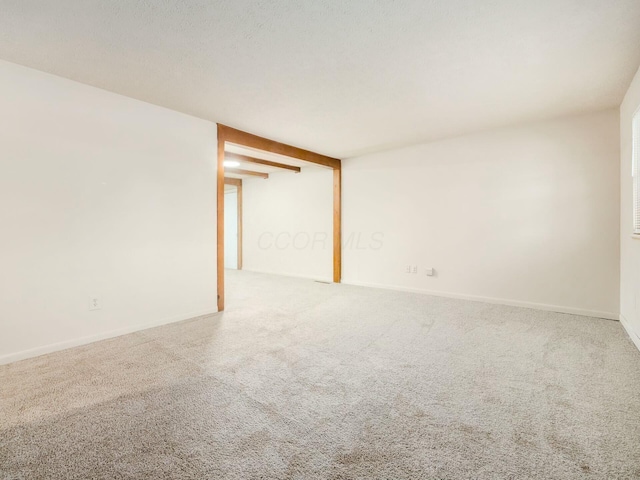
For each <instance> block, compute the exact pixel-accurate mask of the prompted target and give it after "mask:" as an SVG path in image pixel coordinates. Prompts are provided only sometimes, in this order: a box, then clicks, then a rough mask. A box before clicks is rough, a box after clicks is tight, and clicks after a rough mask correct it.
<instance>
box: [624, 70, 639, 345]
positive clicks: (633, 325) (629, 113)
mask: <svg viewBox="0 0 640 480" xmlns="http://www.w3.org/2000/svg"><path fill="white" fill-rule="evenodd" d="M638 108H640V70H639V71H638V73H637V74H636V76H635V78H634V80H633V82H632V83H631V86H630V88H629V91H628V92H627V95H626V96H625V98H624V101H623V102H622V105H621V106H620V153H621V157H620V159H621V160H620V175H621V176H620V182H621V196H620V199H621V208H620V319H621V321H622V323H623V325H624V326H625V327H626V329H627V331H628V332H629V336H630V337H631V338H632V340H634V342H635V343H636V345H638V348H640V239H637V238H632V237H631V235H632V233H633V220H632V218H633V217H632V215H633V182H632V177H631V158H632V157H631V155H632V143H631V142H632V133H631V121H632V117H633V114H634V112H635V111H636V110H637V109H638Z"/></svg>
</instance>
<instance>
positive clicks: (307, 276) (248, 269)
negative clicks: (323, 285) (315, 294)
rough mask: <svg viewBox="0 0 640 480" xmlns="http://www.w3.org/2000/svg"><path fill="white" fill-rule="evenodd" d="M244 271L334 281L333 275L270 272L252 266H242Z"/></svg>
mask: <svg viewBox="0 0 640 480" xmlns="http://www.w3.org/2000/svg"><path fill="white" fill-rule="evenodd" d="M241 271H242V272H251V273H265V274H267V275H278V276H280V277H292V278H304V279H305V280H313V281H315V282H327V283H333V278H331V277H314V276H311V275H300V274H297V273H283V272H269V271H267V270H254V269H252V268H244V267H243V268H242V270H241Z"/></svg>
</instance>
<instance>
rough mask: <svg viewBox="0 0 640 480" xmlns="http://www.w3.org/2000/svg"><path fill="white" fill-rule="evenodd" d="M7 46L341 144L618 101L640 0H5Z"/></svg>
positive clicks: (83, 76)
mask: <svg viewBox="0 0 640 480" xmlns="http://www.w3.org/2000/svg"><path fill="white" fill-rule="evenodd" d="M0 58H3V59H5V60H8V61H11V62H15V63H19V64H22V65H26V66H30V67H33V68H36V69H39V70H43V71H47V72H51V73H54V74H57V75H60V76H63V77H67V78H71V79H73V80H77V81H79V82H83V83H87V84H90V85H95V86H97V87H101V88H104V89H106V90H111V91H114V92H117V93H121V94H123V95H127V96H130V97H134V98H138V99H140V100H144V101H147V102H151V103H155V104H158V105H162V106H165V107H168V108H171V109H174V110H178V111H181V112H185V113H189V114H192V115H195V116H198V117H202V118H206V119H209V120H212V121H215V122H221V123H224V124H226V125H230V126H233V127H236V128H240V129H243V130H247V131H250V132H253V133H256V134H258V135H262V136H267V137H271V138H273V139H276V140H280V141H284V142H288V143H291V144H294V145H297V146H300V147H303V148H307V149H312V150H316V151H318V152H321V153H324V154H327V155H331V156H337V157H343V158H345V157H349V156H353V155H356V154H359V153H363V152H368V151H375V150H379V149H384V148H389V147H394V146H399V145H405V144H410V143H416V142H420V141H426V140H432V139H436V138H442V137H446V136H452V135H458V134H462V133H466V132H470V131H475V130H481V129H485V128H490V127H493V126H499V125H506V124H509V123H512V122H520V121H526V120H534V119H542V118H548V117H553V116H559V115H567V114H574V113H581V112H587V111H591V110H595V109H600V108H606V107H612V106H617V105H619V104H620V101H621V99H622V97H623V95H624V92H625V90H626V88H627V86H628V84H629V82H630V81H631V78H632V76H633V74H634V73H635V71H636V70H637V68H638V65H639V64H640V0H608V1H604V0H484V1H479V0H397V1H393V0H378V1H373V0H350V1H346V0H300V1H291V0H217V1H216V0H173V1H169V0H155V1H153V0H146V1H142V0H138V1H133V0H110V1H104V0H63V1H51V0H39V1H37V0H0Z"/></svg>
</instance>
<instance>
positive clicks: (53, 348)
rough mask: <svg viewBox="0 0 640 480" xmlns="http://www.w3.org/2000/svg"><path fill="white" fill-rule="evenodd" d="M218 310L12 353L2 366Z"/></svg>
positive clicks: (5, 358) (210, 313)
mask: <svg viewBox="0 0 640 480" xmlns="http://www.w3.org/2000/svg"><path fill="white" fill-rule="evenodd" d="M217 311H218V310H217V309H216V310H213V311H210V310H207V311H204V312H202V311H201V312H192V313H186V314H184V315H179V316H174V317H169V318H163V319H162V320H158V321H156V322H152V323H147V324H144V325H136V326H131V327H125V328H120V329H118V330H111V331H109V332H103V333H98V334H96V335H89V336H87V337H81V338H74V339H73V340H66V341H64V342H58V343H52V344H49V345H43V346H41V347H36V348H31V349H29V350H23V351H21V352H15V353H10V354H8V355H3V356H1V357H0V365H6V364H8V363H13V362H17V361H19V360H25V359H27V358H33V357H39V356H41V355H46V354H47V353H53V352H58V351H61V350H67V349H69V348H73V347H79V346H81V345H87V344H89V343H94V342H99V341H100V340H106V339H108V338H114V337H120V336H122V335H127V334H128V333H134V332H139V331H141V330H147V329H149V328H154V327H159V326H161V325H166V324H169V323H175V322H181V321H183V320H189V319H192V318H196V317H202V316H205V315H212V314H214V313H217Z"/></svg>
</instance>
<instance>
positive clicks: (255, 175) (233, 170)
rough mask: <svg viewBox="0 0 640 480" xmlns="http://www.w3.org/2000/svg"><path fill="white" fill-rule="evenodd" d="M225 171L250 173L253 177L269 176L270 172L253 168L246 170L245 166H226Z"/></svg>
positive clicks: (238, 173) (234, 173) (235, 173)
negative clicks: (256, 170)
mask: <svg viewBox="0 0 640 480" xmlns="http://www.w3.org/2000/svg"><path fill="white" fill-rule="evenodd" d="M224 171H225V173H232V174H233V175H249V176H252V177H260V178H269V174H268V173H264V172H255V171H253V170H245V169H244V168H229V167H224Z"/></svg>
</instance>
